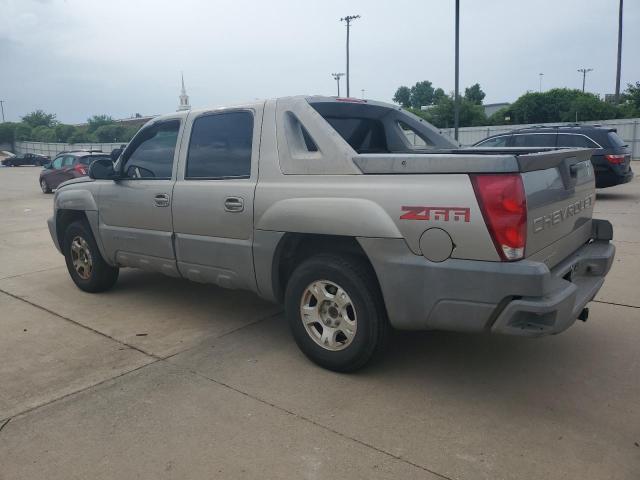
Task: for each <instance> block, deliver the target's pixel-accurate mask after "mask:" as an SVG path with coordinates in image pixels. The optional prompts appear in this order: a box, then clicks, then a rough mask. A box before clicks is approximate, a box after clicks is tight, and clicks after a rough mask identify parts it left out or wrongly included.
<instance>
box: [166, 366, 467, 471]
mask: <svg viewBox="0 0 640 480" xmlns="http://www.w3.org/2000/svg"><path fill="white" fill-rule="evenodd" d="M168 363H170V362H168ZM170 364H171V365H172V366H175V367H178V368H180V369H182V370H183V371H186V372H189V373H191V374H193V375H195V376H197V377H200V378H202V379H204V380H208V381H210V382H213V383H215V384H216V385H219V386H221V387H223V388H227V389H229V390H232V391H234V392H236V393H239V394H241V395H244V396H245V397H248V398H250V399H252V400H255V401H256V402H260V403H262V404H264V405H267V406H269V407H272V408H275V409H277V410H279V411H281V412H283V413H286V414H287V415H291V416H293V417H295V418H297V419H299V420H302V421H304V422H307V423H310V424H312V425H315V426H316V427H318V428H322V429H323V430H326V431H328V432H331V433H333V434H334V435H338V436H339V437H341V438H344V439H345V440H349V441H352V442H355V443H357V444H359V445H362V446H363V447H366V448H369V449H371V450H374V451H376V452H378V453H380V454H382V455H385V456H387V457H390V458H393V459H394V460H397V461H399V462H403V463H406V464H407V465H410V466H412V467H414V468H417V469H419V470H422V471H425V472H427V473H430V474H432V475H435V476H437V477H439V478H442V479H444V480H455V479H454V478H453V477H449V476H447V475H444V474H442V473H439V472H436V471H435V470H432V469H430V468H428V467H425V466H424V465H420V464H418V463H415V462H412V461H411V460H408V459H407V458H404V457H401V456H399V455H396V454H394V453H391V452H388V451H386V450H384V449H382V448H380V447H376V446H375V445H372V444H370V443H367V442H365V441H364V440H360V439H358V438H356V437H352V436H350V435H347V434H346V433H342V432H340V431H338V430H335V429H333V428H331V427H329V426H327V425H323V424H322V423H320V422H318V421H316V420H313V419H312V418H309V417H307V416H305V415H301V414H299V413H296V412H294V411H293V410H289V409H288V408H285V407H281V406H280V405H276V404H275V403H272V402H270V401H268V400H265V399H263V398H260V397H257V396H255V395H252V394H250V393H249V392H245V391H244V390H240V389H239V388H237V387H234V386H233V385H230V384H228V383H225V382H222V381H220V380H216V379H214V378H211V377H208V376H206V375H204V374H202V373H199V372H197V371H195V370H191V369H188V368H184V367H182V366H180V365H176V364H174V363H170Z"/></svg>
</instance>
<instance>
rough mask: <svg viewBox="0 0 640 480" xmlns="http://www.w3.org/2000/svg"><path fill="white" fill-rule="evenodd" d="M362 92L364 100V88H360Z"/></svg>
mask: <svg viewBox="0 0 640 480" xmlns="http://www.w3.org/2000/svg"><path fill="white" fill-rule="evenodd" d="M360 91H361V92H362V99H363V100H364V88H362V89H361V90H360Z"/></svg>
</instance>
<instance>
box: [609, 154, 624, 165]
mask: <svg viewBox="0 0 640 480" xmlns="http://www.w3.org/2000/svg"><path fill="white" fill-rule="evenodd" d="M604 158H606V159H607V162H609V163H610V164H612V165H620V164H621V163H624V155H605V156H604Z"/></svg>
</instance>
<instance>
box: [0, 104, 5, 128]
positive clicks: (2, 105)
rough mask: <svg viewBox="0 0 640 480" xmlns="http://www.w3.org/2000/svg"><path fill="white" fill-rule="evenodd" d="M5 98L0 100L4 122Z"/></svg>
mask: <svg viewBox="0 0 640 480" xmlns="http://www.w3.org/2000/svg"><path fill="white" fill-rule="evenodd" d="M4 102H5V101H4V100H0V110H2V123H4Z"/></svg>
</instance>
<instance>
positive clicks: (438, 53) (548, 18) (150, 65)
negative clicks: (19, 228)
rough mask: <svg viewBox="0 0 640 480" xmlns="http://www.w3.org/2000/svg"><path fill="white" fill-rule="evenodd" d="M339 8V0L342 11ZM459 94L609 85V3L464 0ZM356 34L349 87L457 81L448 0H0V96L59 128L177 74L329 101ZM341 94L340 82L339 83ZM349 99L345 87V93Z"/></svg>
mask: <svg viewBox="0 0 640 480" xmlns="http://www.w3.org/2000/svg"><path fill="white" fill-rule="evenodd" d="M347 3H348V5H347ZM460 3H461V8H460V9H461V21H460V29H461V38H460V42H461V47H460V50H461V67H460V83H461V88H462V89H464V87H465V86H468V85H471V84H473V83H475V82H479V83H480V84H481V86H482V88H483V89H484V91H485V92H486V93H487V97H486V98H485V103H491V102H502V101H513V100H514V99H516V98H517V97H518V96H519V95H521V94H522V93H524V92H525V91H526V90H538V73H539V72H543V73H544V77H543V78H544V79H543V88H544V89H548V88H552V87H574V88H580V87H581V85H582V78H581V74H579V73H578V72H577V71H576V69H578V68H580V67H590V68H593V69H594V71H593V72H591V73H589V74H588V76H587V90H588V91H592V92H595V93H599V94H604V93H612V92H613V91H614V89H615V68H616V47H617V23H618V0H535V1H533V0H532V1H529V0H461V2H460ZM352 14H360V15H361V16H362V18H360V19H358V20H357V21H356V22H355V23H354V24H353V27H352V30H351V32H352V35H351V95H352V96H360V95H361V89H365V96H366V97H367V98H374V99H377V100H384V101H390V100H391V98H392V97H393V94H394V92H395V90H396V88H397V87H398V86H399V85H409V86H410V85H413V84H414V83H415V82H417V81H420V80H431V81H432V82H433V83H434V85H435V86H437V87H442V88H444V89H445V90H446V91H451V90H453V86H454V57H453V54H454V16H453V15H454V0H393V1H381V0H377V1H373V0H368V1H349V2H345V1H338V0H319V1H314V0H306V1H303V0H298V1H295V0H270V1H245V0H230V1H221V0H209V1H206V0H201V1H200V0H175V1H163V0H128V1H126V0H108V1H107V0H0V99H2V100H5V101H6V102H5V114H6V116H7V120H18V119H19V117H21V116H22V115H24V114H26V113H28V112H30V111H32V110H35V109H43V110H45V111H47V112H53V113H55V114H56V115H57V117H58V119H59V120H60V121H63V122H68V123H77V122H82V121H84V120H85V119H86V118H87V117H89V116H91V115H94V114H102V113H105V114H108V115H112V116H113V117H116V118H122V117H127V116H130V115H131V114H133V113H135V112H140V113H142V114H144V115H146V114H158V113H165V112H169V111H173V110H175V109H176V106H177V103H178V94H179V88H180V72H181V71H184V76H185V82H186V86H187V92H188V94H189V96H190V99H191V104H192V105H193V106H194V107H204V106H208V105H219V104H225V103H234V102H240V101H244V100H253V99H255V98H265V97H275V96H282V95H294V94H307V93H308V94H327V95H335V92H336V85H335V81H334V80H333V79H332V78H331V76H330V74H331V72H343V71H344V70H345V52H344V42H345V28H344V25H343V24H342V23H341V22H340V21H339V18H340V17H342V16H345V15H352ZM639 26H640V1H638V0H627V1H626V2H625V19H624V38H623V60H622V84H623V88H624V86H625V85H626V83H628V82H632V81H633V82H635V81H640V28H639ZM343 88H344V82H343ZM342 93H343V94H344V90H343V91H342Z"/></svg>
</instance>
